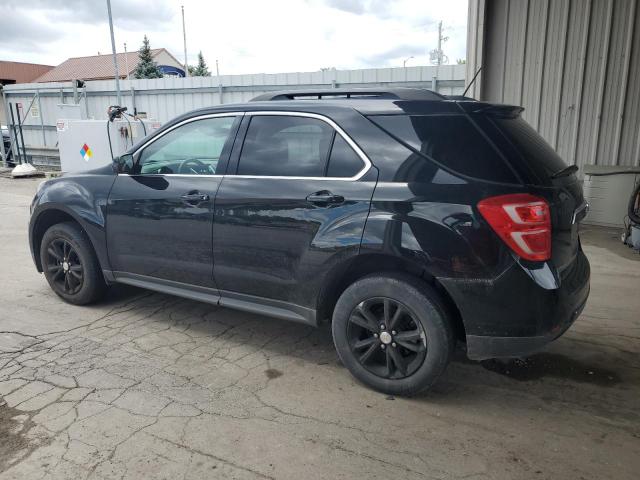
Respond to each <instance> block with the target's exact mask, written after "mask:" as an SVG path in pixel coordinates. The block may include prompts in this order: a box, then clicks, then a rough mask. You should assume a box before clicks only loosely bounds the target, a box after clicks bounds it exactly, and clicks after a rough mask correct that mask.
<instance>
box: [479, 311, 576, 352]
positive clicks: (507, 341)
mask: <svg viewBox="0 0 640 480" xmlns="http://www.w3.org/2000/svg"><path fill="white" fill-rule="evenodd" d="M586 303H587V301H586V299H585V301H584V302H583V303H582V305H580V306H579V307H578V308H577V309H576V310H575V311H574V312H573V313H572V314H571V316H570V317H568V318H566V319H564V321H562V322H560V323H559V324H558V325H557V328H555V329H554V330H553V331H550V332H549V333H547V334H545V335H538V336H535V337H491V336H483V335H467V356H468V357H469V358H470V359H471V360H486V359H488V358H510V357H524V356H527V355H531V354H532V353H536V352H538V351H540V350H541V349H542V348H544V346H545V345H547V344H548V343H551V342H552V341H554V340H555V339H556V338H558V337H560V336H561V335H562V334H563V333H564V332H566V331H567V330H568V329H569V327H571V325H573V322H574V321H575V320H576V318H578V317H579V316H580V314H581V313H582V310H583V309H584V306H585V305H586Z"/></svg>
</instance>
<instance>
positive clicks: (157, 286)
mask: <svg viewBox="0 0 640 480" xmlns="http://www.w3.org/2000/svg"><path fill="white" fill-rule="evenodd" d="M103 274H104V277H105V279H107V281H112V282H115V283H124V284H126V285H132V286H134V287H140V288H146V289H148V290H154V291H156V292H160V293H166V294H169V295H175V296H178V297H183V298H188V299H190V300H197V301H199V302H206V303H210V304H212V305H219V306H221V307H228V308H233V309H236V310H242V311H245V312H251V313H257V314H260V315H266V316H269V317H275V318H282V319H284V320H291V321H294V322H298V323H304V324H307V325H311V326H314V327H317V326H318V324H317V319H316V311H315V310H314V309H311V308H306V307H301V306H300V305H295V304H293V303H289V302H284V301H282V300H272V299H268V298H263V297H256V296H253V295H247V294H244V293H236V292H228V291H225V290H217V289H215V288H207V287H200V286H197V285H189V284H186V283H181V282H174V281H171V280H164V279H160V278H155V277H148V276H145V275H137V274H135V273H127V272H112V271H110V270H103Z"/></svg>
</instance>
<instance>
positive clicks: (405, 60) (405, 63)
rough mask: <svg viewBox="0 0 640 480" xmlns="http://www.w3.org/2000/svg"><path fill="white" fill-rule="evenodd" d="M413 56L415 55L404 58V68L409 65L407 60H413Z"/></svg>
mask: <svg viewBox="0 0 640 480" xmlns="http://www.w3.org/2000/svg"><path fill="white" fill-rule="evenodd" d="M412 58H413V55H411V56H410V57H407V58H405V59H404V61H403V62H402V68H406V67H407V62H408V61H409V60H411V59H412Z"/></svg>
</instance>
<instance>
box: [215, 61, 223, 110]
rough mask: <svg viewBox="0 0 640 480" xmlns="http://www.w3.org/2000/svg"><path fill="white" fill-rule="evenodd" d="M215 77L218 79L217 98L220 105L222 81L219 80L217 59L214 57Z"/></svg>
mask: <svg viewBox="0 0 640 480" xmlns="http://www.w3.org/2000/svg"><path fill="white" fill-rule="evenodd" d="M216 78H217V79H218V99H219V100H220V105H222V82H221V81H220V67H219V66H218V59H217V58H216Z"/></svg>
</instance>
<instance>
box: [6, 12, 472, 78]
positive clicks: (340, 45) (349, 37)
mask: <svg viewBox="0 0 640 480" xmlns="http://www.w3.org/2000/svg"><path fill="white" fill-rule="evenodd" d="M182 4H184V6H185V16H186V23H187V46H188V51H189V61H190V63H195V61H196V56H197V53H198V51H199V50H202V52H203V54H204V57H205V59H206V60H207V62H208V63H209V65H210V69H211V70H213V69H214V68H213V67H214V65H215V59H216V58H218V59H219V60H220V68H221V73H228V74H230V73H256V72H267V73H274V72H285V71H316V70H318V69H320V68H321V67H336V68H341V69H342V68H367V67H385V66H401V65H402V61H403V59H405V58H407V57H410V56H413V57H414V58H413V59H411V60H410V61H409V62H408V64H409V65H428V64H429V57H428V52H429V51H430V50H432V49H434V48H435V47H436V43H437V23H438V21H440V20H442V21H443V22H444V25H445V32H444V33H445V35H446V36H448V37H449V40H448V41H447V42H446V43H445V44H444V50H445V53H446V54H447V55H448V56H449V58H450V60H451V62H455V59H456V58H463V57H464V56H465V47H466V16H467V1H466V0H449V1H447V2H442V1H439V0H395V1H391V0H384V1H383V0H272V1H269V2H267V1H260V0H253V1H251V0H233V1H228V2H227V1H225V2H217V1H216V2H214V1H207V0H112V10H113V16H114V24H115V34H116V43H117V46H118V51H122V50H123V43H124V42H126V43H127V47H128V50H135V49H137V48H139V46H140V44H141V43H142V37H143V35H144V34H147V35H148V36H149V39H150V40H151V45H152V47H155V48H157V47H165V48H167V49H168V50H169V51H171V52H172V53H173V54H174V55H175V56H176V57H177V58H178V59H180V60H182V58H183V47H182V19H181V16H180V5H182ZM12 24H18V25H20V26H21V28H9V27H10V25H12ZM0 32H5V33H0V59H6V60H15V61H25V62H38V63H49V64H54V65H55V64H58V63H60V62H62V61H64V60H65V59H66V58H69V57H77V56H83V55H95V54H96V53H97V52H100V53H109V52H110V51H111V43H110V37H109V28H108V24H107V15H106V0H93V1H81V0H64V1H62V0H60V1H57V0H48V1H45V0H6V1H5V2H3V5H2V6H0Z"/></svg>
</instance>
